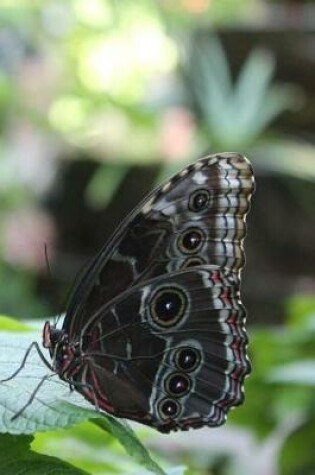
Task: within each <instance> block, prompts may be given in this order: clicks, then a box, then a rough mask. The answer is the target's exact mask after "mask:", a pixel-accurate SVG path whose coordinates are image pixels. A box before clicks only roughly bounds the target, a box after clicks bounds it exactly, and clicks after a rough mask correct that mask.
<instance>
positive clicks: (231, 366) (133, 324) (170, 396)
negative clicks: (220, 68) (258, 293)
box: [43, 153, 254, 432]
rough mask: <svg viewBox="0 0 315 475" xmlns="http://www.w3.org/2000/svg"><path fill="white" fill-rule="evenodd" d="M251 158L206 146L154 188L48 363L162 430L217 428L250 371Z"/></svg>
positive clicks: (98, 261)
mask: <svg viewBox="0 0 315 475" xmlns="http://www.w3.org/2000/svg"><path fill="white" fill-rule="evenodd" d="M253 190H254V179H253V172H252V169H251V166H250V164H249V162H248V161H247V159H245V158H244V157H243V156H241V155H239V154H236V153H226V154H220V155H210V156H208V157H206V158H204V159H201V160H199V161H197V162H196V163H194V164H192V165H190V166H188V167H187V168H185V169H184V170H183V171H182V172H180V173H178V174H177V175H175V176H174V177H173V178H172V179H171V180H170V181H169V182H167V183H166V184H165V185H163V186H161V187H159V188H158V189H157V190H155V191H154V192H153V193H151V194H150V195H149V196H148V197H147V198H146V199H145V200H144V201H143V202H142V203H141V204H140V205H139V207H137V208H136V209H135V210H134V211H133V212H132V213H131V214H130V215H129V216H128V217H127V218H126V219H125V221H124V222H123V223H122V225H121V226H120V227H119V228H118V230H117V231H116V233H114V235H113V237H112V238H111V239H110V240H109V242H108V243H107V244H106V245H105V246H104V248H103V249H102V250H101V251H100V253H99V254H98V255H97V256H96V257H95V258H94V259H93V260H92V262H91V264H90V265H89V266H88V268H87V270H86V271H85V273H84V275H83V277H82V280H81V281H80V283H79V284H78V286H77V288H76V290H75V292H74V294H73V297H72V300H71V302H70V305H69V307H68V311H67V313H66V316H65V320H64V323H63V327H62V329H61V330H57V329H56V328H54V327H53V326H50V324H49V323H46V325H45V328H44V334H43V337H44V346H45V347H46V348H49V350H50V354H51V357H52V359H53V368H54V370H55V371H56V372H57V373H58V374H59V375H60V377H61V378H62V379H64V380H66V381H68V382H69V383H70V385H71V386H72V387H73V388H74V389H76V390H78V391H79V392H81V393H82V394H83V395H84V396H85V397H86V399H88V400H89V401H90V402H91V403H92V404H95V405H97V406H98V407H99V408H100V409H103V410H105V411H107V412H109V413H111V414H113V415H115V416H118V417H125V418H129V419H132V420H136V421H138V422H141V423H144V424H147V425H150V426H152V427H155V428H156V429H158V430H160V431H161V432H169V431H170V430H177V429H180V430H185V429H188V428H190V427H194V428H197V427H202V426H204V425H208V426H218V425H220V424H222V423H223V422H224V421H225V419H226V414H227V412H228V410H229V409H230V408H231V407H232V406H236V405H238V404H241V403H242V401H243V398H244V395H243V389H242V385H243V380H244V377H245V376H246V375H247V374H248V373H249V371H250V363H249V360H248V358H247V354H246V345H247V336H246V332H245V329H244V323H245V316H246V312H245V309H244V306H243V304H242V302H241V300H240V271H241V269H242V267H243V265H244V260H245V258H244V250H243V239H244V237H245V233H246V225H245V218H246V214H247V212H248V210H249V206H250V198H251V195H252V193H253Z"/></svg>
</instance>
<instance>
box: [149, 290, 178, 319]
mask: <svg viewBox="0 0 315 475" xmlns="http://www.w3.org/2000/svg"><path fill="white" fill-rule="evenodd" d="M186 307H187V297H186V295H185V293H184V292H183V291H182V290H180V289H178V288H171V287H168V288H166V289H160V290H159V291H158V292H157V293H156V294H155V295H154V297H153V299H152V301H151V305H150V311H151V315H152V318H153V320H154V321H155V322H156V323H157V324H158V325H161V326H163V327H169V326H172V325H175V324H176V323H177V322H178V321H179V320H180V319H181V318H182V316H183V315H184V313H185V310H186Z"/></svg>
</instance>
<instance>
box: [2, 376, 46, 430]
mask: <svg viewBox="0 0 315 475" xmlns="http://www.w3.org/2000/svg"><path fill="white" fill-rule="evenodd" d="M53 376H55V373H54V374H46V375H45V376H44V377H43V378H42V379H41V380H40V382H39V383H38V385H37V386H36V388H35V389H34V391H33V392H32V394H31V396H30V397H29V399H28V401H27V402H26V404H24V406H23V407H21V409H20V410H19V411H18V412H16V413H15V414H14V415H13V416H12V417H11V421H14V420H15V419H17V418H18V417H20V415H21V414H23V412H24V411H25V409H26V408H27V407H28V406H30V405H31V404H32V402H33V401H34V399H35V396H36V394H37V393H38V391H39V390H40V388H41V387H42V385H43V384H44V383H45V381H47V380H48V379H49V378H52V377H53Z"/></svg>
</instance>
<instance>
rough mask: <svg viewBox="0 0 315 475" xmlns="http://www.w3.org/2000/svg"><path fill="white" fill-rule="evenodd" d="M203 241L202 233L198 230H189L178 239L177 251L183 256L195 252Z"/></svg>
mask: <svg viewBox="0 0 315 475" xmlns="http://www.w3.org/2000/svg"><path fill="white" fill-rule="evenodd" d="M204 241H205V236H204V233H203V232H202V231H201V229H198V228H189V229H187V230H186V231H185V233H184V234H183V235H181V236H180V237H179V239H178V246H179V249H180V250H181V251H182V252H183V253H184V254H192V253H194V252H197V251H198V250H199V249H200V247H201V246H202V244H203V243H204Z"/></svg>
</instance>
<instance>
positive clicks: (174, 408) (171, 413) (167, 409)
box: [159, 399, 180, 418]
mask: <svg viewBox="0 0 315 475" xmlns="http://www.w3.org/2000/svg"><path fill="white" fill-rule="evenodd" d="M179 412H180V405H179V404H178V402H177V401H174V400H173V399H162V400H161V401H160V403H159V413H160V414H161V416H162V417H163V418H166V417H167V418H170V417H171V418H174V417H176V416H178V414H179Z"/></svg>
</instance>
